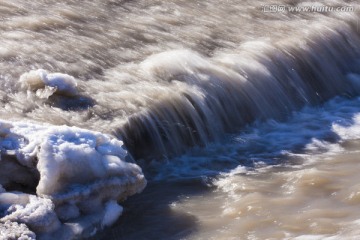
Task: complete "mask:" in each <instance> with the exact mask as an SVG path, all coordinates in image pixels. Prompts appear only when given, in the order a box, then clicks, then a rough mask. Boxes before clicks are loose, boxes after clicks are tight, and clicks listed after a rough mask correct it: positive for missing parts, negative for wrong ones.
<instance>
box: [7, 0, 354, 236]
mask: <svg viewBox="0 0 360 240" xmlns="http://www.w3.org/2000/svg"><path fill="white" fill-rule="evenodd" d="M271 4H274V5H275V4H276V5H281V6H286V7H287V10H286V11H281V12H275V13H274V12H273V13H269V12H264V9H267V7H268V6H267V5H264V2H263V1H245V0H241V1H240V0H229V1H222V2H219V1H213V0H209V1H185V0H172V1H157V0H151V1H145V0H139V1H114V0H92V1H86V2H81V1H72V0H66V1H61V2H59V1H53V0H35V1H27V2H26V1H17V0H12V1H10V0H0V81H1V83H2V84H1V86H0V115H1V119H6V120H10V121H25V120H31V121H35V122H40V123H41V122H46V123H51V124H54V125H62V124H66V125H70V126H78V127H82V128H86V129H91V130H97V131H101V132H104V133H110V134H113V135H114V136H116V137H119V138H123V139H124V142H125V145H126V147H127V148H128V149H129V151H130V153H131V154H132V155H133V156H134V158H135V160H136V161H137V162H138V163H139V164H140V165H141V166H142V168H143V171H144V172H145V173H146V175H147V176H146V177H147V179H148V180H149V185H148V187H147V189H146V190H145V191H144V192H143V193H142V194H140V195H138V196H134V197H132V198H130V199H129V200H128V201H126V202H125V203H124V208H125V210H124V211H125V212H124V215H123V216H122V217H121V218H120V220H119V221H118V222H117V223H116V224H115V225H114V226H113V227H112V228H108V229H106V230H105V231H103V232H100V233H98V235H96V236H95V238H101V239H293V238H298V239H304V238H308V239H324V238H325V239H326V238H329V239H339V238H346V239H357V238H358V237H359V236H360V233H359V230H358V226H359V220H360V218H359V217H358V216H360V214H359V213H360V212H359V210H358V209H359V205H358V204H359V203H360V202H359V199H360V198H359V196H360V193H359V190H358V189H357V188H358V187H359V185H358V180H359V177H358V174H357V172H358V171H359V170H360V169H359V164H358V163H357V161H358V158H357V155H358V151H359V149H360V148H359V139H360V132H359V130H358V129H359V123H358V118H356V117H357V113H358V112H360V111H359V109H360V108H359V107H360V105H359V100H358V99H357V98H356V97H357V96H358V95H359V94H360V84H359V82H360V47H359V46H360V37H359V36H360V30H359V17H358V16H359V9H360V8H359V7H360V5H359V2H358V1H355V0H354V1H351V0H350V1H343V0H336V1H320V0H319V1H316V2H315V3H314V2H311V3H310V2H305V1H300V0H299V1H296V0H279V1H274V2H272V3H271ZM315 4H317V5H318V6H320V5H321V4H323V5H326V6H334V7H343V6H352V8H351V9H350V10H349V9H348V10H347V11H343V12H336V11H328V12H319V11H308V12H306V11H298V12H297V11H290V10H289V7H301V6H315ZM264 7H265V8H264ZM38 68H43V69H46V70H48V71H49V72H62V73H67V74H69V75H72V76H74V77H75V78H76V80H77V83H78V89H79V95H78V96H76V97H68V96H57V95H56V96H55V95H54V96H51V97H49V98H40V97H39V96H38V95H36V94H35V93H34V92H31V91H26V90H24V89H23V88H21V86H20V84H19V83H18V79H19V77H20V75H21V74H23V73H25V72H28V71H29V70H31V69H38ZM336 96H340V97H337V98H335V100H334V97H336ZM331 99H333V100H331ZM329 101H330V102H329ZM309 106H312V107H309ZM304 107H305V109H303V108H304ZM294 112H295V113H294ZM296 112H297V113H296ZM269 119H270V120H269ZM271 119H275V120H276V121H275V120H271Z"/></svg>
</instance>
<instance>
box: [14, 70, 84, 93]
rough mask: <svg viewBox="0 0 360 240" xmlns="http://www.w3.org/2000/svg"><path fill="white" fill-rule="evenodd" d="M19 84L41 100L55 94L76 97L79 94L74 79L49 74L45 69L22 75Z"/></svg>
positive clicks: (62, 75)
mask: <svg viewBox="0 0 360 240" xmlns="http://www.w3.org/2000/svg"><path fill="white" fill-rule="evenodd" d="M19 82H20V85H21V87H22V88H23V89H27V90H32V91H35V92H36V95H37V96H38V97H40V98H48V97H49V96H51V95H52V94H54V93H58V94H62V95H67V96H75V95H76V94H77V92H78V91H77V83H76V80H75V78H74V77H72V76H70V75H67V74H64V73H48V72H47V71H46V70H44V69H38V70H31V71H30V72H27V73H24V74H22V75H21V76H20V80H19Z"/></svg>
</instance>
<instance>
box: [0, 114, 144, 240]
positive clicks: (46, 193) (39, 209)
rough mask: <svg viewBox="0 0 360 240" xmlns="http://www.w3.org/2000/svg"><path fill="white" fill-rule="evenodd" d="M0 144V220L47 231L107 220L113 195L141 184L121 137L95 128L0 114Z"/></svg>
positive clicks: (113, 216)
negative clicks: (14, 118)
mask: <svg viewBox="0 0 360 240" xmlns="http://www.w3.org/2000/svg"><path fill="white" fill-rule="evenodd" d="M0 150H1V155H0V156H1V158H0V165H1V167H0V176H1V177H0V184H1V185H0V186H1V187H0V214H1V215H0V223H1V224H5V223H6V224H10V225H11V224H25V225H26V227H27V228H29V229H30V230H29V231H33V232H35V233H36V234H42V235H43V236H47V237H49V236H52V235H51V234H55V233H56V232H58V231H59V230H60V229H63V228H67V233H68V235H67V236H66V238H67V237H69V236H71V235H78V234H82V231H83V230H85V229H88V230H89V229H91V228H92V227H93V228H94V229H95V228H101V227H104V226H109V225H111V224H112V223H114V222H115V221H116V220H117V219H118V217H119V216H120V215H121V213H122V207H121V206H120V205H118V204H117V201H118V200H123V199H125V198H126V197H128V196H130V195H133V194H135V193H138V192H141V191H142V190H143V189H144V187H145V185H146V180H145V178H144V175H143V173H142V170H141V168H140V167H139V166H137V165H136V164H135V163H133V162H132V158H131V157H130V156H129V155H128V153H127V151H126V150H125V149H124V147H123V143H122V141H120V140H118V139H115V138H112V137H110V136H108V135H105V134H102V133H99V132H94V131H89V130H84V129H80V128H77V127H68V126H52V125H41V126H40V125H36V124H33V123H28V122H11V123H10V122H8V121H3V120H0ZM89 216H91V217H90V218H89ZM86 219H90V220H89V221H87V220H86ZM68 222H71V224H72V226H73V227H72V228H69V227H68V226H69V224H70V223H69V224H68ZM78 222H81V224H80V223H79V224H77V223H78ZM71 224H70V225H71ZM74 224H75V225H74ZM74 226H76V227H74ZM79 226H80V227H79ZM0 227H1V226H0ZM69 229H70V230H69ZM74 229H75V230H74ZM62 231H63V230H62ZM63 232H64V231H63ZM65 232H66V231H65ZM69 234H70V235H69ZM29 236H30V237H29V238H30V239H31V236H32V235H31V234H30V235H29Z"/></svg>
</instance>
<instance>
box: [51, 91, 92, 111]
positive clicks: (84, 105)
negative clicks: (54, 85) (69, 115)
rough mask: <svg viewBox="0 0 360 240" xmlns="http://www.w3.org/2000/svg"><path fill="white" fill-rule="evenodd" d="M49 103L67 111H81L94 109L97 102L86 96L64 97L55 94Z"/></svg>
mask: <svg viewBox="0 0 360 240" xmlns="http://www.w3.org/2000/svg"><path fill="white" fill-rule="evenodd" d="M47 103H48V104H49V105H51V106H53V107H57V108H60V109H62V110H65V111H81V110H86V109H88V108H90V107H93V106H94V105H95V103H96V102H95V100H94V99H92V98H90V97H88V96H84V95H77V96H62V95H55V94H54V95H52V96H50V97H49V98H48V100H47Z"/></svg>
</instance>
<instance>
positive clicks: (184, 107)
mask: <svg viewBox="0 0 360 240" xmlns="http://www.w3.org/2000/svg"><path fill="white" fill-rule="evenodd" d="M309 29H311V30H309V31H307V32H305V33H304V34H303V35H301V36H300V35H296V36H289V37H288V38H286V39H283V40H280V41H277V42H270V41H269V42H266V41H253V42H245V43H243V44H240V46H239V48H238V49H236V51H234V52H231V53H221V54H217V55H216V54H215V55H214V56H212V57H211V58H206V57H204V56H201V55H199V54H197V53H196V52H193V51H191V50H186V49H185V50H175V51H169V52H162V53H159V54H155V55H153V56H150V57H149V58H147V59H146V60H145V61H144V62H142V63H141V67H142V68H143V69H144V71H146V72H147V73H148V74H149V75H150V76H152V78H153V79H155V80H156V79H158V80H159V81H167V82H169V84H172V85H174V86H175V88H176V86H178V89H179V90H178V91H177V92H175V93H174V94H172V95H171V97H168V98H166V99H161V100H160V101H158V102H156V103H154V104H153V105H151V106H150V107H148V108H146V109H144V110H143V111H140V112H138V113H135V114H133V115H131V116H130V117H128V119H127V121H126V122H125V123H124V124H123V125H122V126H121V127H119V128H118V129H117V130H116V134H117V136H118V137H121V138H122V139H123V140H124V142H125V145H126V146H127V148H128V149H129V151H130V152H131V153H132V154H133V156H134V157H135V158H137V159H139V158H145V159H147V158H167V157H171V156H174V155H179V154H181V153H183V152H184V151H186V149H188V148H189V147H192V146H196V145H199V146H205V145H206V144H207V143H209V142H210V141H214V140H217V139H219V138H221V137H222V136H223V135H224V134H225V133H229V132H234V131H238V130H240V129H241V128H242V127H244V126H245V125H246V124H249V123H251V122H253V121H255V120H259V121H262V120H265V119H269V118H274V119H283V118H286V116H287V115H288V114H289V113H290V112H292V111H294V110H298V109H300V108H301V107H303V106H305V105H307V104H310V105H316V104H321V103H323V102H324V101H326V100H328V99H330V98H332V97H334V96H337V95H342V96H348V97H353V96H356V95H358V94H359V93H360V85H359V84H360V75H358V74H360V67H359V57H360V47H359V46H360V38H359V37H360V36H359V35H360V34H359V31H358V29H357V26H356V21H354V20H353V21H350V20H349V21H343V22H341V21H339V23H338V24H337V25H336V26H327V25H326V24H314V25H313V26H311V28H309ZM354 63H357V64H354Z"/></svg>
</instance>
